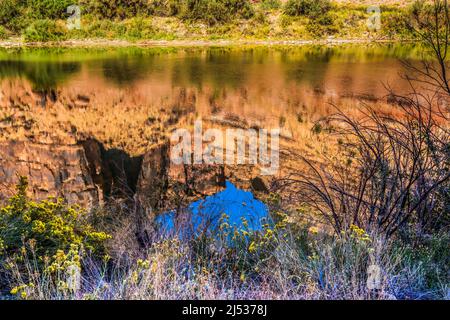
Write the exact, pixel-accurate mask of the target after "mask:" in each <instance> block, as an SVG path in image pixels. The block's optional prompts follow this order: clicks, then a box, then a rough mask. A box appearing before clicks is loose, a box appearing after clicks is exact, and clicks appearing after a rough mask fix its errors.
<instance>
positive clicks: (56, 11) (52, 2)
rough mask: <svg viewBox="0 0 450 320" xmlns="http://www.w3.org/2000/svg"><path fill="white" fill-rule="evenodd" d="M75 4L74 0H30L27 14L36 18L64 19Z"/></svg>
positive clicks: (27, 5) (27, 3) (27, 4)
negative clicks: (69, 8)
mask: <svg viewBox="0 0 450 320" xmlns="http://www.w3.org/2000/svg"><path fill="white" fill-rule="evenodd" d="M73 4H74V1H73V0H28V1H27V2H26V14H27V15H28V16H30V17H33V18H35V19H63V18H65V17H67V16H68V14H67V7H69V6H70V5H73Z"/></svg>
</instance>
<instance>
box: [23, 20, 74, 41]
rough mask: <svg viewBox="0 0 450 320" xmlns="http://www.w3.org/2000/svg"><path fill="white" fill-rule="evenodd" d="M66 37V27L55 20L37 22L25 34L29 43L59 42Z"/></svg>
mask: <svg viewBox="0 0 450 320" xmlns="http://www.w3.org/2000/svg"><path fill="white" fill-rule="evenodd" d="M65 36H66V30H65V27H64V25H62V24H60V23H58V22H56V21H53V20H48V19H44V20H36V21H35V22H33V23H32V24H31V25H30V26H29V27H28V28H27V29H25V31H24V33H23V38H24V40H25V41H27V42H37V41H41V42H45V41H59V40H63V39H64V38H65Z"/></svg>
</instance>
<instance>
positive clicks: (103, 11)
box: [81, 0, 151, 19]
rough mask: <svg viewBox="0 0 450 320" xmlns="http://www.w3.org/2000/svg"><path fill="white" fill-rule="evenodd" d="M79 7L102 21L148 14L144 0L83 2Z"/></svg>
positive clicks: (148, 8)
mask: <svg viewBox="0 0 450 320" xmlns="http://www.w3.org/2000/svg"><path fill="white" fill-rule="evenodd" d="M150 4H151V3H150ZM81 5H82V8H83V9H84V11H85V12H86V13H90V14H93V15H95V16H97V17H99V18H102V19H127V18H133V17H135V16H138V15H148V14H149V13H150V5H149V2H148V1H146V0H92V1H91V0H83V1H82V2H81Z"/></svg>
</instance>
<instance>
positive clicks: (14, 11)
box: [0, 0, 20, 25]
mask: <svg viewBox="0 0 450 320" xmlns="http://www.w3.org/2000/svg"><path fill="white" fill-rule="evenodd" d="M19 14H20V12H19V1H18V0H1V1H0V24H1V25H7V24H8V23H9V22H10V21H11V20H12V19H14V18H15V17H17V16H18V15H19Z"/></svg>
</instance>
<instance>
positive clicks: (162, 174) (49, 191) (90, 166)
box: [0, 139, 226, 212]
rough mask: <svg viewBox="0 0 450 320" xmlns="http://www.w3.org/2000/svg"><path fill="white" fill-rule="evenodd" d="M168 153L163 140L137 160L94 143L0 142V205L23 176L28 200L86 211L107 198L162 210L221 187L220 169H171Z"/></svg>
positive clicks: (90, 140) (88, 141)
mask: <svg viewBox="0 0 450 320" xmlns="http://www.w3.org/2000/svg"><path fill="white" fill-rule="evenodd" d="M169 154H170V144H169V143H168V142H165V143H162V144H160V145H158V146H155V147H154V148H152V149H151V150H149V151H148V152H147V153H146V154H144V155H142V156H138V157H130V156H129V155H128V154H127V153H125V152H124V151H121V150H116V149H111V150H105V148H104V147H103V145H102V144H101V143H100V142H98V141H96V140H95V139H87V140H85V141H83V142H80V143H79V144H77V145H73V144H72V145H58V144H42V143H35V142H30V141H9V142H0V202H4V201H5V200H6V199H7V198H9V197H10V196H11V195H13V194H14V192H15V185H16V184H17V182H18V181H19V177H20V176H26V177H28V181H29V183H30V185H29V188H28V192H29V196H30V197H31V198H32V199H34V200H43V199H47V198H48V197H57V198H64V199H65V200H66V201H67V202H68V203H69V204H78V205H80V206H82V207H84V208H87V209H90V208H93V207H95V206H97V205H99V204H103V203H104V201H105V199H108V197H111V196H112V197H114V198H116V199H117V198H120V199H124V200H138V201H139V204H140V205H141V206H142V208H144V209H145V210H146V211H149V210H150V211H153V212H157V211H164V210H168V209H173V208H174V207H176V206H178V205H182V204H183V203H185V202H186V201H187V202H189V201H191V200H194V199H198V198H199V197H202V196H205V195H210V194H213V193H215V192H217V191H220V190H221V189H222V188H223V187H224V186H225V180H226V178H225V169H224V168H223V166H203V165H200V166H185V165H179V166H175V165H172V164H171V163H170V159H169ZM169 204H170V205H169Z"/></svg>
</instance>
